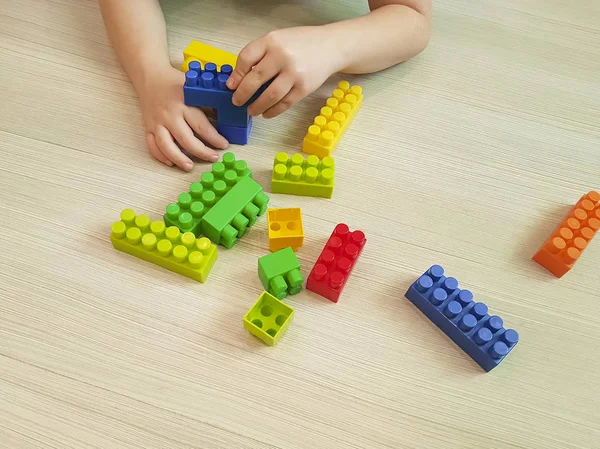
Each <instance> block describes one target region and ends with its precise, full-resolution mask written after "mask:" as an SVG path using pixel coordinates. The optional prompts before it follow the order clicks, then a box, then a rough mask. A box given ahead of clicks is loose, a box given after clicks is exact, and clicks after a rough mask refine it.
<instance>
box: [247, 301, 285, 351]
mask: <svg viewBox="0 0 600 449" xmlns="http://www.w3.org/2000/svg"><path fill="white" fill-rule="evenodd" d="M293 319H294V309H292V308H291V307H290V306H288V305H287V304H285V303H283V302H281V301H280V300H278V299H277V298H275V296H273V295H271V294H269V293H268V292H262V294H261V295H260V297H259V298H258V301H256V304H254V306H252V308H251V309H250V310H249V311H248V313H246V315H245V316H244V319H243V323H244V329H246V330H247V331H248V332H250V333H251V334H252V335H254V336H255V337H258V338H260V339H261V340H262V341H263V342H264V343H265V344H266V345H269V346H274V345H276V344H277V342H278V341H279V339H280V338H281V336H282V335H283V333H284V332H285V331H286V330H287V328H288V327H289V325H290V323H291V322H292V320H293Z"/></svg>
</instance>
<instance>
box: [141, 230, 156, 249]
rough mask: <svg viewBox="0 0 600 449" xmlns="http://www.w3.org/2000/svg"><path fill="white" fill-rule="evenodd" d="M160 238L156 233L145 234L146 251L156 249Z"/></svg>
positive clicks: (144, 244)
mask: <svg viewBox="0 0 600 449" xmlns="http://www.w3.org/2000/svg"><path fill="white" fill-rule="evenodd" d="M157 242H158V239H157V238H156V236H155V235H154V234H145V235H144V236H143V237H142V246H143V247H144V249H145V250H146V251H154V249H155V248H156V243H157Z"/></svg>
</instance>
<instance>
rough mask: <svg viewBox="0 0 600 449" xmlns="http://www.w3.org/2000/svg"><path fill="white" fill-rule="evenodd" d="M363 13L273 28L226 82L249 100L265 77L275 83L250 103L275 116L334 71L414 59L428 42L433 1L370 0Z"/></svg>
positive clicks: (256, 111)
mask: <svg viewBox="0 0 600 449" xmlns="http://www.w3.org/2000/svg"><path fill="white" fill-rule="evenodd" d="M369 6H370V8H371V12H370V13H369V14H367V15H364V16H362V17H357V18H355V19H350V20H344V21H342V22H338V23H332V24H329V25H323V26H315V27H297V28H287V29H281V30H276V31H273V32H271V33H269V34H266V35H265V36H263V37H261V38H259V39H257V40H255V41H253V42H250V43H249V44H248V45H247V46H246V47H244V49H243V50H242V51H241V52H240V54H239V57H238V61H237V65H236V68H235V71H234V73H233V75H232V76H231V77H230V79H229V82H228V87H229V88H231V89H237V90H236V92H235V94H234V96H233V102H234V104H236V105H240V104H243V103H245V102H246V101H248V100H249V99H250V97H251V96H252V95H253V94H254V93H255V92H256V90H257V89H258V88H259V87H260V86H261V85H262V84H264V83H265V82H266V81H268V80H270V79H271V78H273V77H275V80H274V81H273V83H272V84H271V86H270V87H269V88H268V89H267V90H266V91H265V92H264V93H263V94H262V95H261V96H260V97H259V98H258V99H257V100H256V101H255V102H254V103H252V104H251V105H250V107H249V108H248V112H250V114H251V115H260V114H263V116H264V117H266V118H271V117H275V116H277V115H279V114H281V113H282V112H283V111H285V110H286V109H288V108H290V107H291V106H293V105H294V104H296V103H297V102H298V101H299V100H301V99H302V98H304V97H305V96H306V95H308V94H310V93H311V92H314V91H315V90H316V89H318V88H319V87H320V86H321V85H322V84H323V83H324V82H325V80H326V79H327V78H328V77H329V76H331V75H332V74H334V73H336V72H344V73H370V72H375V71H378V70H382V69H385V68H387V67H390V66H392V65H395V64H398V63H400V62H402V61H405V60H407V59H410V58H412V57H413V56H415V55H417V54H418V53H420V52H421V51H422V50H423V49H425V47H426V46H427V44H428V42H429V32H430V26H431V0H369Z"/></svg>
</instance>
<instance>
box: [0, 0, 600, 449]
mask: <svg viewBox="0 0 600 449" xmlns="http://www.w3.org/2000/svg"><path fill="white" fill-rule="evenodd" d="M163 7H164V10H165V13H166V16H167V23H168V27H169V40H170V51H171V56H172V61H173V64H174V65H178V64H179V63H180V62H181V59H182V50H183V48H184V47H185V46H186V45H187V43H188V42H189V41H190V40H192V39H194V38H197V39H201V40H205V41H206V42H208V43H211V44H214V45H218V46H221V47H223V48H225V49H227V50H230V51H233V52H237V51H239V50H240V49H241V48H242V47H243V45H244V44H245V43H246V42H248V41H249V40H251V39H253V38H255V37H257V36H259V35H261V34H263V33H265V32H267V31H268V30H270V29H273V28H277V27H286V26H294V25H300V24H319V23H326V22H328V21H332V20H340V19H343V18H347V17H353V16H355V15H357V14H362V13H364V12H365V11H366V2H352V1H351V0H345V1H342V0H338V1H328V2H316V1H314V2H311V1H307V2H300V1H293V0H290V1H288V2H275V1H265V2H258V1H256V2H244V1H242V0H220V1H217V0H212V1H208V0H207V1H203V2H199V1H197V2H193V1H184V0H179V1H177V0H167V1H164V2H163ZM434 21H435V26H434V33H433V38H432V41H431V44H430V46H429V48H428V49H427V50H426V51H425V52H424V53H423V54H422V55H420V56H418V57H417V58H415V59H413V60H411V61H409V62H407V63H405V64H402V65H400V66H398V67H394V68H392V69H389V70H386V71H384V72H381V73H377V74H372V75H368V76H363V77H355V78H353V79H352V81H353V82H356V83H359V84H360V85H362V87H363V89H364V92H365V100H364V104H363V107H362V109H361V111H360V113H359V114H358V116H357V117H356V119H355V122H354V123H353V125H352V127H351V129H350V130H349V131H348V133H347V135H346V137H345V138H344V140H343V142H342V144H341V145H340V147H339V149H338V151H337V153H336V166H337V179H336V189H335V192H334V198H333V199H332V200H324V199H318V198H307V197H291V196H284V195H272V196H271V203H272V205H273V206H290V207H302V209H303V214H304V226H305V230H306V235H307V238H306V242H305V246H304V247H303V248H302V249H301V250H300V251H299V253H298V256H299V258H300V260H301V262H302V265H303V273H304V274H305V275H306V274H308V271H309V270H310V268H311V267H312V265H313V263H314V261H315V259H316V257H317V256H318V254H319V253H320V251H321V248H322V245H323V243H324V242H325V240H326V239H327V237H328V236H329V234H330V232H331V229H332V228H333V226H334V224H335V223H337V222H346V223H348V224H349V225H350V227H351V228H353V229H357V228H358V229H362V230H364V231H365V233H366V234H367V237H368V243H367V245H366V247H365V249H364V252H363V255H362V257H361V260H360V262H359V263H358V264H357V266H356V269H355V271H354V273H353V274H352V277H351V278H350V280H349V282H348V284H347V286H346V289H345V292H344V294H343V296H342V298H341V300H340V303H339V304H337V305H333V304H331V303H329V302H328V301H324V300H322V299H320V298H319V297H317V296H316V295H313V294H311V293H309V292H303V293H302V294H300V295H298V296H297V297H294V298H293V299H289V300H288V302H289V304H290V305H292V306H293V307H294V308H295V309H296V318H295V321H294V323H292V326H291V327H290V329H289V331H288V333H287V334H286V335H285V336H284V337H283V339H282V340H281V342H280V343H279V345H278V346H276V347H274V348H268V347H266V346H264V345H262V343H261V342H259V341H258V340H256V339H254V338H252V337H251V336H250V335H249V334H248V333H247V332H246V331H245V330H244V329H243V328H242V323H241V318H242V316H243V314H244V313H245V312H246V311H247V309H248V308H249V307H250V306H251V305H252V304H253V302H254V301H255V300H256V298H257V297H258V295H259V293H260V291H261V286H260V283H259V281H258V277H257V274H256V260H257V258H258V257H259V256H261V255H263V254H265V253H266V251H267V235H266V225H265V219H264V218H263V219H261V221H259V222H258V223H257V225H256V226H255V228H253V229H252V231H251V232H250V233H249V234H248V235H247V237H244V239H243V240H242V241H241V242H240V243H239V244H238V245H237V246H236V247H235V248H234V249H232V250H229V251H225V250H222V251H220V256H219V261H218V263H217V265H216V266H215V268H214V270H213V272H212V274H211V276H210V277H209V280H208V282H207V283H206V284H205V285H201V284H198V283H195V282H194V281H191V280H189V279H187V278H184V277H181V276H178V275H175V274H173V273H170V272H168V271H166V270H163V269H160V268H158V267H155V266H153V265H150V264H146V263H143V262H142V261H139V260H137V259H135V258H133V257H130V256H128V255H125V254H122V253H119V252H117V251H114V250H113V248H112V246H111V244H110V242H109V239H108V233H109V227H110V224H111V223H112V222H113V221H115V220H116V219H117V218H118V214H119V212H120V210H121V209H123V208H125V207H133V208H134V209H135V210H136V211H138V212H140V213H148V214H150V215H151V216H152V217H156V218H158V217H159V216H160V214H161V213H162V211H163V210H164V207H165V205H166V204H167V203H169V202H171V201H172V200H173V199H174V198H176V196H177V194H178V193H180V192H181V191H183V190H184V189H185V188H186V187H187V186H188V184H189V183H190V182H192V181H193V180H196V179H198V176H199V174H200V173H201V172H203V171H205V170H206V169H207V165H205V164H199V165H198V166H197V167H196V168H195V169H194V171H193V172H192V173H189V174H184V173H182V172H181V171H178V170H177V169H174V168H173V169H169V168H166V167H164V166H162V165H160V164H159V163H157V162H156V161H154V160H153V159H152V158H151V157H150V156H149V155H148V153H147V151H146V149H145V146H144V131H143V127H142V124H141V117H140V113H139V110H138V106H137V100H136V98H135V95H134V93H133V90H132V88H131V85H130V84H129V82H128V81H127V78H126V76H125V74H124V73H123V71H122V69H121V68H120V66H119V64H118V62H117V60H116V58H115V55H114V53H113V50H112V48H111V47H110V45H109V44H108V40H107V37H106V35H105V32H104V28H103V25H102V20H101V17H100V14H99V11H98V8H97V5H96V2H94V1H92V0H81V1H78V2H72V1H68V0H53V1H52V0H3V1H2V2H1V4H0V66H1V67H2V68H1V69H0V223H2V226H3V227H4V229H3V231H2V232H0V245H1V246H2V248H3V250H2V251H0V447H2V448H9V449H21V448H23V449H26V448H74V449H75V448H77V449H85V448H144V449H152V448H161V449H165V448H175V449H184V448H210V449H213V448H215V449H216V448H227V449H232V448H236V449H237V448H282V449H283V448H286V449H287V448H303V449H304V448H309V447H314V448H327V449H331V448H440V449H441V448H443V449H448V448H494V449H496V448H511V449H513V448H528V449H529V448H544V449H559V448H560V449H575V448H581V449H584V448H585V449H590V448H595V447H598V445H599V443H598V442H599V441H600V363H599V362H598V344H599V343H600V325H599V324H598V320H597V317H598V316H599V314H600V303H599V302H598V298H599V294H598V284H599V281H600V275H599V274H598V267H599V265H600V242H593V244H592V245H590V247H589V248H588V249H587V250H586V252H585V254H584V256H583V257H582V259H581V260H580V261H579V262H578V264H577V266H576V269H574V270H573V271H572V272H571V273H569V274H568V275H567V276H565V277H564V278H563V279H561V280H556V279H554V278H553V277H552V276H550V275H549V274H548V273H546V272H545V271H544V270H543V269H541V268H540V267H539V266H537V265H536V264H535V263H533V262H532V261H531V260H530V257H531V255H532V254H533V253H534V252H535V251H536V250H537V248H538V247H539V245H540V244H541V243H542V242H543V241H544V240H545V238H546V237H547V236H548V234H549V232H551V230H552V229H554V227H555V226H556V224H557V223H558V222H559V221H560V220H561V219H562V217H563V216H564V214H565V211H566V210H567V208H568V207H569V205H571V204H573V203H574V202H575V201H576V200H577V199H578V198H579V196H580V195H581V194H582V193H583V192H585V191H587V190H589V189H592V188H600V178H599V176H598V173H599V172H600V129H599V124H600V83H599V80H600V25H599V24H600V4H599V3H598V2H597V1H595V0H580V1H578V2H576V3H565V2H563V1H560V0H548V1H545V2H538V1H536V0H507V1H504V2H497V1H492V0H482V1H479V2H472V1H466V0H447V1H444V2H437V3H436V5H435V12H434ZM338 80H339V78H338V77H336V78H334V79H331V80H329V81H328V82H327V83H326V84H325V85H324V86H323V87H322V88H321V89H319V91H318V92H316V93H314V94H313V95H311V96H310V97H309V98H307V99H306V100H305V101H303V102H302V103H301V104H299V105H298V106H297V107H296V108H294V110H292V111H289V112H288V113H286V114H284V116H282V117H279V118H277V119H274V120H270V121H267V120H257V121H256V126H255V130H254V134H253V137H252V143H251V145H248V146H247V147H236V148H234V151H235V153H236V155H237V156H238V157H239V158H243V159H246V160H247V161H248V163H249V165H250V166H251V167H252V168H253V169H254V171H255V177H256V179H257V180H258V181H259V182H260V183H262V184H263V185H264V186H265V188H266V190H267V191H268V190H269V181H268V180H269V174H270V169H271V164H272V159H273V157H274V155H275V153H276V152H278V151H287V152H289V153H291V152H294V151H297V150H298V149H299V148H300V140H301V138H302V136H303V135H304V132H305V129H306V127H307V125H308V124H309V123H310V122H311V120H312V118H313V117H314V115H315V112H316V111H317V110H318V108H319V107H320V105H321V104H322V102H323V101H324V98H326V96H327V95H328V94H329V93H330V92H331V90H332V88H333V87H334V86H335V84H336V82H337V81H338ZM433 263H439V264H442V265H444V266H445V267H446V270H447V271H448V272H449V273H451V274H452V275H454V276H456V277H457V278H458V279H459V281H460V282H461V283H462V285H464V286H465V287H468V288H470V289H472V290H473V292H474V293H475V296H476V298H477V299H479V300H481V301H484V302H486V303H487V304H488V305H489V306H490V309H491V310H492V311H493V312H494V313H497V314H499V315H500V316H502V317H503V318H504V320H505V323H506V324H507V325H508V326H510V327H513V328H515V329H517V330H518V331H519V333H520V335H521V342H520V343H519V346H518V347H517V348H516V350H515V351H514V352H513V353H512V354H511V355H510V356H509V357H508V358H507V359H506V360H505V361H504V362H503V364H502V365H501V366H500V367H499V368H497V369H496V370H494V371H492V372H491V373H488V374H485V373H483V372H482V371H481V370H480V369H479V368H478V367H477V365H475V363H473V362H472V361H471V360H470V359H469V358H468V357H467V356H466V355H465V354H464V353H462V351H461V350H460V349H458V348H457V347H456V346H455V345H454V344H453V343H452V342H450V341H449V340H448V339H447V338H446V337H445V336H444V335H443V334H442V333H441V332H440V331H439V330H438V329H437V328H436V327H435V326H434V325H433V324H432V323H430V322H429V321H428V319H427V318H425V317H424V316H423V315H422V314H421V313H420V312H419V311H418V310H417V309H416V308H415V307H414V306H412V305H411V304H410V303H409V302H408V301H407V300H405V299H404V297H403V295H404V291H405V290H406V288H407V287H408V285H409V284H410V283H411V282H412V281H413V280H414V279H415V278H416V277H417V276H418V275H419V274H420V273H422V272H423V271H424V270H425V269H426V268H427V267H428V266H430V265H431V264H433Z"/></svg>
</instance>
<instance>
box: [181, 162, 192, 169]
mask: <svg viewBox="0 0 600 449" xmlns="http://www.w3.org/2000/svg"><path fill="white" fill-rule="evenodd" d="M192 168H194V163H193V162H186V163H185V164H183V169H184V170H185V171H191V170H192Z"/></svg>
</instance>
